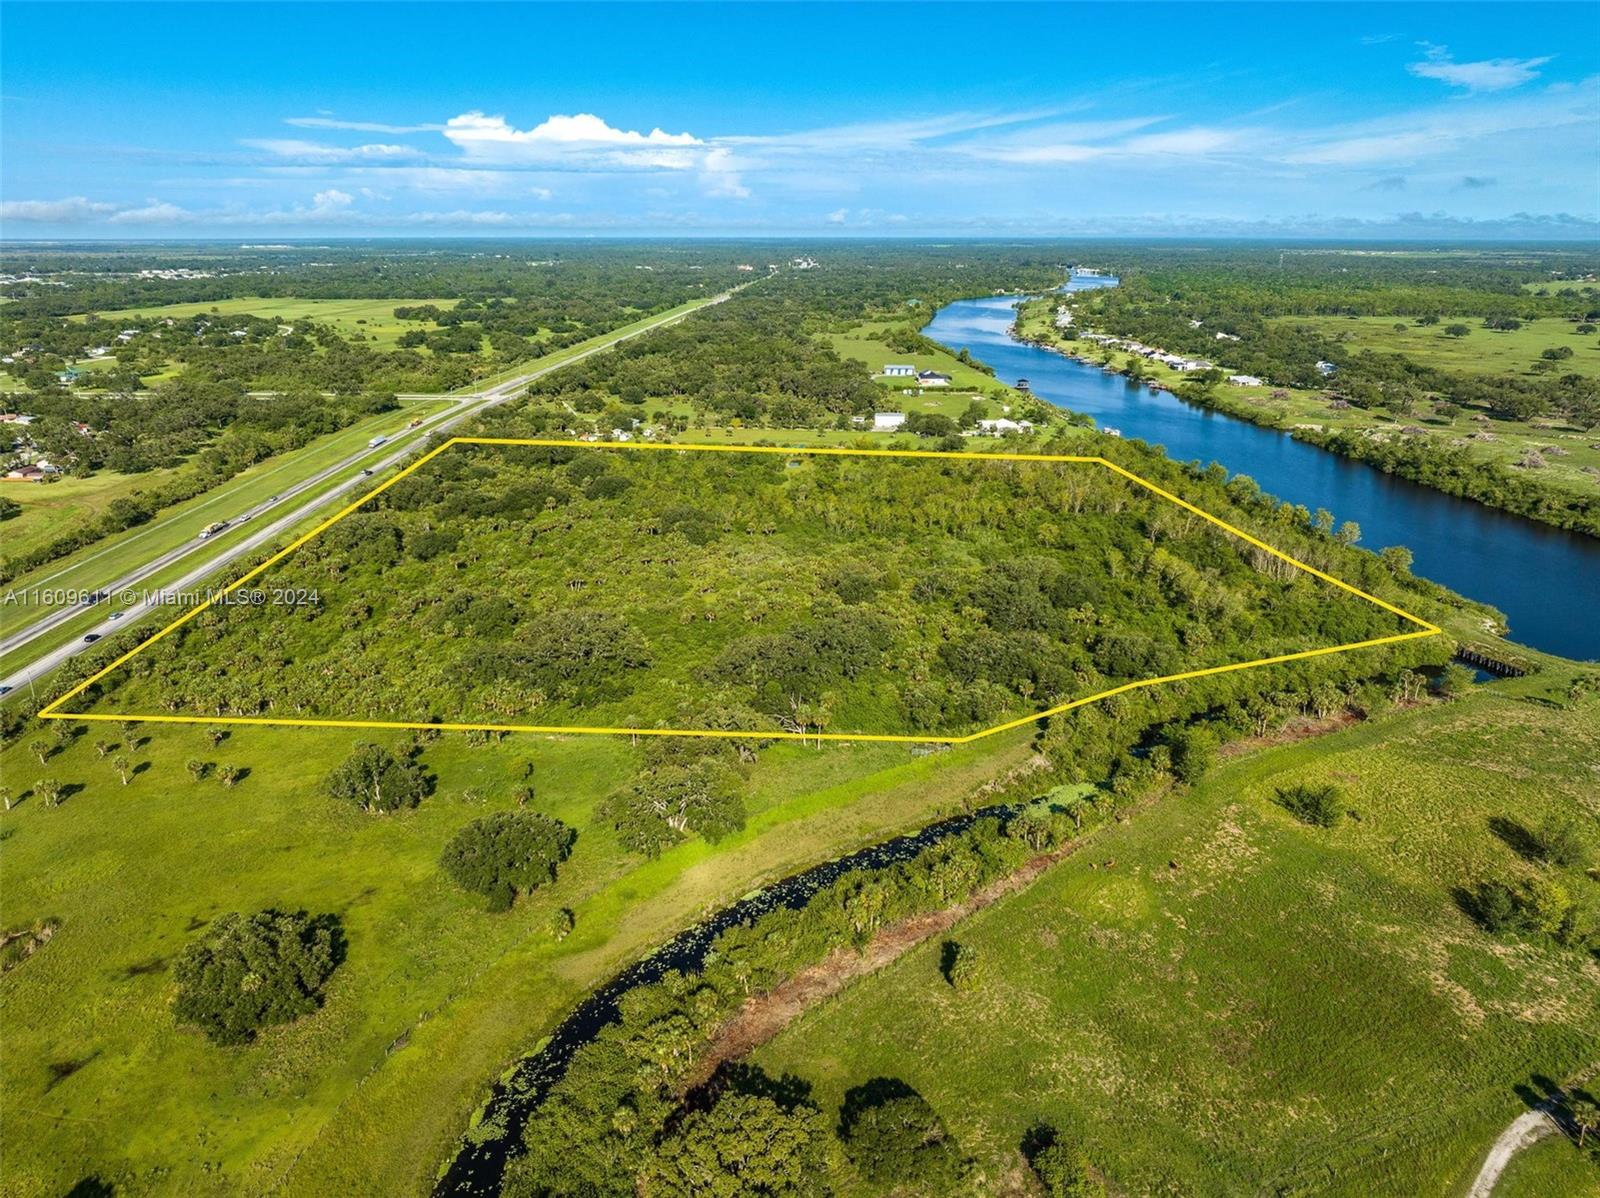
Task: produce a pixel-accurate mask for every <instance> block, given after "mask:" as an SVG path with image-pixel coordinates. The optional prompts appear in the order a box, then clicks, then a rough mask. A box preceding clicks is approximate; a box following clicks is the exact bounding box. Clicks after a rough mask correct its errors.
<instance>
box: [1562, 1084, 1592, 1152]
mask: <svg viewBox="0 0 1600 1198" xmlns="http://www.w3.org/2000/svg"><path fill="white" fill-rule="evenodd" d="M1567 1110H1568V1111H1570V1112H1571V1113H1572V1122H1573V1123H1574V1124H1576V1125H1577V1128H1578V1147H1579V1148H1582V1147H1583V1141H1584V1139H1585V1137H1587V1136H1588V1134H1589V1133H1590V1132H1592V1131H1596V1130H1600V1102H1596V1101H1595V1100H1594V1099H1593V1098H1592V1097H1590V1096H1589V1095H1588V1094H1584V1093H1575V1094H1573V1095H1572V1096H1571V1097H1570V1098H1568V1099H1567Z"/></svg>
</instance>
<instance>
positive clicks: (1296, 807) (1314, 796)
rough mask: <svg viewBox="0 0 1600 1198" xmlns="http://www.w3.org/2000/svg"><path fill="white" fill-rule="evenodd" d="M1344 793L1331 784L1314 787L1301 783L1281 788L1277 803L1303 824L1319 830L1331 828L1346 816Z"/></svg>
mask: <svg viewBox="0 0 1600 1198" xmlns="http://www.w3.org/2000/svg"><path fill="white" fill-rule="evenodd" d="M1343 799H1344V792H1342V791H1341V790H1340V789H1339V788H1338V787H1337V786H1335V785H1333V783H1331V782H1327V783H1323V784H1322V785H1321V786H1312V785H1308V784H1307V783H1304V782H1300V783H1297V784H1296V785H1294V786H1288V787H1279V788H1278V795H1277V801H1278V806H1280V807H1282V808H1283V809H1284V810H1285V811H1287V812H1288V813H1289V814H1290V815H1292V816H1294V817H1295V819H1297V820H1299V821H1300V822H1301V823H1302V824H1312V825H1314V826H1316V827H1318V828H1331V827H1333V826H1334V825H1336V824H1337V823H1338V822H1339V820H1340V819H1341V818H1343V816H1344V810H1343V806H1342V803H1343Z"/></svg>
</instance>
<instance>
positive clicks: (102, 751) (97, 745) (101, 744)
mask: <svg viewBox="0 0 1600 1198" xmlns="http://www.w3.org/2000/svg"><path fill="white" fill-rule="evenodd" d="M109 752H111V746H110V744H108V743H107V742H106V741H103V740H97V741H95V742H94V755H95V756H96V757H101V758H103V757H105V755H106V754H107V753H109Z"/></svg>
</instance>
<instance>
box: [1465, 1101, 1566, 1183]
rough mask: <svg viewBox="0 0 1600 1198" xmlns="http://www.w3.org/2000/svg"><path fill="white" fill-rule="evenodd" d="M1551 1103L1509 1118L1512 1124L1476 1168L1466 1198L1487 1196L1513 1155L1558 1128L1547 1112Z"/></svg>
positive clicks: (1555, 1131)
mask: <svg viewBox="0 0 1600 1198" xmlns="http://www.w3.org/2000/svg"><path fill="white" fill-rule="evenodd" d="M1553 1107H1554V1104H1553V1103H1549V1102H1541V1103H1540V1104H1539V1105H1538V1106H1536V1107H1534V1108H1533V1110H1531V1111H1525V1112H1524V1113H1523V1114H1521V1115H1518V1116H1517V1117H1516V1118H1515V1119H1513V1120H1512V1121H1511V1125H1510V1126H1509V1127H1507V1128H1506V1129H1505V1131H1503V1132H1501V1133H1500V1136H1499V1138H1498V1139H1497V1140H1495V1142H1494V1145H1493V1147H1491V1148H1490V1149H1489V1156H1488V1159H1487V1160H1485V1161H1484V1162H1483V1168H1481V1169H1479V1170H1478V1179H1477V1180H1476V1181H1474V1182H1473V1183H1472V1188H1471V1189H1470V1190H1468V1191H1467V1198H1489V1195H1490V1194H1492V1193H1494V1187H1495V1184H1496V1183H1497V1182H1498V1181H1499V1180H1500V1174H1502V1173H1504V1172H1505V1170H1506V1166H1507V1165H1509V1164H1510V1163H1511V1158H1512V1157H1513V1156H1515V1155H1516V1154H1517V1153H1518V1152H1520V1151H1522V1150H1523V1149H1524V1148H1527V1147H1529V1146H1530V1145H1533V1144H1537V1143H1538V1142H1539V1141H1540V1140H1542V1139H1544V1138H1545V1137H1546V1136H1553V1135H1555V1134H1556V1133H1557V1132H1558V1131H1560V1130H1561V1129H1560V1128H1559V1127H1557V1126H1556V1121H1555V1120H1554V1119H1553V1118H1551V1116H1550V1111H1551V1109H1553Z"/></svg>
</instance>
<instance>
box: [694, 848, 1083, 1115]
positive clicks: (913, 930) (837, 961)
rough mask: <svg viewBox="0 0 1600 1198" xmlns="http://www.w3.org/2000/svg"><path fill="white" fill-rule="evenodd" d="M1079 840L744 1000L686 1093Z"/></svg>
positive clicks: (1012, 889)
mask: <svg viewBox="0 0 1600 1198" xmlns="http://www.w3.org/2000/svg"><path fill="white" fill-rule="evenodd" d="M1083 843H1084V842H1083V841H1082V840H1075V841H1072V842H1071V843H1069V844H1067V845H1064V846H1063V847H1061V848H1059V849H1056V850H1055V851H1054V852H1050V853H1042V854H1040V855H1039V856H1037V857H1034V858H1033V859H1032V860H1030V861H1028V862H1026V863H1024V864H1023V865H1022V866H1021V867H1020V868H1019V869H1017V870H1015V871H1013V872H1012V873H1010V874H1007V875H1006V876H1005V877H1003V878H1001V879H999V880H998V881H996V882H993V883H991V884H990V885H989V886H986V887H985V888H984V889H982V890H980V891H978V892H977V893H976V894H974V895H973V896H972V897H971V898H969V899H968V900H967V901H966V902H964V903H958V904H957V905H955V906H953V907H946V908H945V909H944V910H942V911H935V912H932V913H931V914H927V915H915V916H912V917H911V918H909V919H903V920H901V921H900V922H899V923H896V924H891V925H889V926H888V927H886V928H883V929H882V930H881V931H879V932H878V933H877V935H875V936H873V938H872V939H871V940H870V941H868V942H867V946H866V947H865V948H863V949H861V950H860V951H857V950H855V949H850V948H841V949H835V950H834V951H833V952H832V953H830V954H829V955H828V956H827V957H825V958H824V959H823V960H822V961H820V962H818V963H817V964H815V965H812V966H809V967H808V968H806V969H802V970H801V971H800V972H799V973H797V974H795V975H794V976H793V977H791V978H789V979H788V980H787V981H785V982H782V983H780V984H779V985H778V986H776V987H775V988H773V989H772V990H769V991H766V992H765V993H763V994H755V995H752V996H751V997H749V998H747V999H746V1000H745V1002H744V1005H743V1006H741V1007H740V1008H739V1010H738V1011H736V1012H735V1013H734V1015H733V1017H732V1018H730V1019H729V1020H727V1022H725V1023H724V1024H723V1025H722V1026H721V1027H719V1028H718V1029H717V1031H716V1034H715V1035H714V1036H713V1037H712V1039H711V1044H710V1047H709V1048H707V1049H706V1052H705V1054H704V1055H703V1056H702V1057H701V1058H700V1060H699V1062H698V1063H697V1066H696V1068H695V1071H694V1072H693V1074H691V1075H690V1077H689V1078H688V1080H687V1082H686V1083H685V1085H684V1088H683V1089H684V1092H685V1093H688V1092H689V1091H692V1090H695V1089H698V1088H699V1087H700V1086H703V1085H704V1084H705V1083H706V1082H708V1081H710V1080H711V1078H712V1077H713V1076H714V1075H715V1074H716V1072H717V1070H718V1069H719V1068H720V1067H721V1066H722V1065H724V1064H726V1063H728V1062H731V1061H737V1060H740V1059H742V1058H744V1057H746V1056H748V1055H749V1054H750V1053H752V1052H754V1051H755V1050H756V1049H758V1048H760V1047H761V1046H762V1045H763V1044H765V1043H767V1041H769V1040H771V1039H772V1038H773V1037H775V1036H776V1035H777V1034H778V1033H779V1032H781V1031H783V1029H784V1028H786V1027H788V1026H789V1024H791V1023H793V1022H794V1021H795V1019H797V1018H799V1016H800V1015H802V1014H803V1013H804V1012H805V1011H806V1010H807V1009H808V1008H810V1007H813V1006H815V1005H816V1004H817V1003H820V1002H823V1001H825V1000H827V999H829V998H832V997H833V996H834V995H835V994H838V993H839V991H841V990H843V989H844V988H845V987H846V986H847V985H849V984H850V983H851V982H852V981H854V980H855V979H856V978H859V977H864V976H866V975H867V974H869V973H874V972H876V971H877V970H879V969H882V968H883V967H884V966H885V965H888V964H890V963H891V962H893V961H895V960H897V959H898V958H900V957H901V956H903V955H905V954H906V953H907V952H909V951H910V950H911V949H913V948H915V947H916V946H917V945H919V944H923V943H925V942H927V941H928V940H931V939H932V938H933V937H935V936H937V935H939V934H940V933H942V932H947V931H949V930H950V929H951V928H952V927H954V926H955V925H956V924H957V923H959V922H961V921H962V920H963V919H965V918H967V916H969V915H971V914H973V913H974V912H976V911H981V910H983V908H985V907H988V906H991V905H992V904H994V903H996V902H998V901H999V900H1000V899H1002V898H1004V897H1005V896H1006V895H1008V894H1014V893H1016V892H1017V891H1019V890H1022V889H1024V888H1026V887H1027V886H1029V885H1030V884H1032V882H1033V881H1034V880H1035V879H1036V878H1038V876H1039V875H1040V874H1042V873H1044V871H1045V870H1047V869H1049V868H1050V867H1051V866H1052V865H1054V864H1056V863H1057V862H1058V861H1061V860H1063V859H1064V858H1066V857H1069V856H1071V855H1072V853H1073V852H1075V851H1076V850H1077V849H1078V847H1079V846H1080V845H1081V844H1083Z"/></svg>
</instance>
